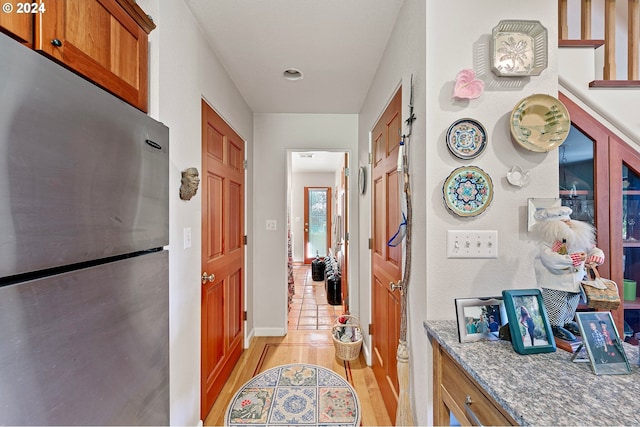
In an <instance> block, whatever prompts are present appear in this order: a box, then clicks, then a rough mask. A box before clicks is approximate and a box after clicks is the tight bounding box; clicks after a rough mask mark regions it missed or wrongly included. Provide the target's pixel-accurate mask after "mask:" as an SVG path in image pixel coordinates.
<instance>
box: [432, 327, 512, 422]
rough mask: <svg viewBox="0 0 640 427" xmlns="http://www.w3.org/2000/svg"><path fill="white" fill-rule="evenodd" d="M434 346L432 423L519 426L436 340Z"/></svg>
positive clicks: (433, 341)
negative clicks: (456, 421)
mask: <svg viewBox="0 0 640 427" xmlns="http://www.w3.org/2000/svg"><path fill="white" fill-rule="evenodd" d="M431 342H432V345H433V370H434V372H433V406H434V409H433V423H434V425H440V426H443V425H449V423H450V420H451V415H453V416H454V417H455V418H456V420H458V422H460V424H461V425H494V426H496V425H500V426H503V425H518V423H517V422H516V421H515V420H513V418H511V417H510V416H509V415H508V414H507V413H506V412H505V411H504V410H503V409H502V407H501V406H500V405H499V404H498V403H496V402H495V400H493V399H492V398H491V397H490V396H489V395H488V394H487V393H486V392H485V391H484V390H483V389H482V387H481V386H480V385H479V384H478V383H477V382H476V381H475V380H474V379H473V378H471V377H470V376H469V375H468V374H467V373H466V372H465V370H464V369H463V368H462V367H461V366H460V365H459V364H458V363H457V362H456V361H455V360H453V359H452V358H451V356H450V355H449V353H447V351H446V350H444V349H443V348H442V347H441V346H440V344H439V343H438V342H437V341H436V340H433V339H432V340H431Z"/></svg>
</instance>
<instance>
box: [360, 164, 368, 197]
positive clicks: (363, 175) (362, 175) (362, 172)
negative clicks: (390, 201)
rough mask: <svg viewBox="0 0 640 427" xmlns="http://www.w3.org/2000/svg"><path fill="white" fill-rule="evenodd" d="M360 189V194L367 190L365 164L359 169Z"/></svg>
mask: <svg viewBox="0 0 640 427" xmlns="http://www.w3.org/2000/svg"><path fill="white" fill-rule="evenodd" d="M358 189H359V190H360V194H364V193H366V192H367V168H366V167H364V166H360V169H359V170H358Z"/></svg>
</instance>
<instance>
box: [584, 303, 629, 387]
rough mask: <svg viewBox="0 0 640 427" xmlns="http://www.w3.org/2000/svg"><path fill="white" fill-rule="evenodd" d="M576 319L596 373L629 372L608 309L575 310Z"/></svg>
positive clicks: (625, 356) (627, 361) (613, 373)
mask: <svg viewBox="0 0 640 427" xmlns="http://www.w3.org/2000/svg"><path fill="white" fill-rule="evenodd" d="M576 319H577V321H578V325H579V326H580V333H581V334H582V343H583V345H584V346H585V347H586V348H587V353H588V354H589V361H590V362H591V369H592V370H593V373H594V374H596V375H615V374H629V373H631V366H630V365H629V360H628V359H627V354H626V353H625V352H624V348H623V347H622V342H621V341H620V336H619V335H618V330H617V329H616V325H615V323H613V317H612V316H611V312H610V311H585V312H577V313H576Z"/></svg>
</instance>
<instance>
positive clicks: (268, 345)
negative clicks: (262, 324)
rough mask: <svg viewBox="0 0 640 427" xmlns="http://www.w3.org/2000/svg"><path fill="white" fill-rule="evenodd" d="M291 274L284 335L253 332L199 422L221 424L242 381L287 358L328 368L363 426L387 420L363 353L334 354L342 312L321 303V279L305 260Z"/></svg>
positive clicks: (325, 302)
mask: <svg viewBox="0 0 640 427" xmlns="http://www.w3.org/2000/svg"><path fill="white" fill-rule="evenodd" d="M294 277H295V295H294V296H293V301H292V304H291V310H290V311H289V319H288V321H289V328H288V329H289V331H288V333H287V335H286V336H284V337H254V338H253V340H251V344H250V346H249V348H248V349H246V350H245V351H244V353H243V354H242V356H241V357H240V360H239V362H238V364H237V365H236V367H235V368H234V370H233V372H232V373H231V376H230V378H229V380H228V381H227V383H226V384H225V386H224V388H223V389H222V392H221V393H220V396H219V397H218V399H217V400H216V402H215V403H214V405H213V408H212V409H211V411H210V412H209V415H208V416H207V417H206V419H205V420H204V425H206V426H221V425H223V424H224V415H225V412H226V410H227V406H228V405H229V402H230V401H231V399H232V398H233V395H234V394H235V393H236V391H238V390H239V389H240V388H241V387H242V386H243V385H244V383H246V382H247V381H249V380H250V379H251V378H252V377H254V376H255V375H257V374H258V373H260V372H262V371H265V370H267V369H270V368H273V367H275V366H278V365H284V364H287V363H312V364H314V365H319V366H323V367H325V368H328V369H332V370H333V371H334V372H336V373H337V374H339V375H341V376H342V377H343V378H345V379H346V380H347V381H349V383H350V384H351V385H352V386H353V388H354V389H355V390H356V393H357V395H358V399H359V400H360V406H361V410H362V423H361V424H362V425H363V426H389V425H392V424H391V419H390V418H389V414H387V410H386V408H385V405H384V402H383V400H382V395H381V394H380V390H379V389H378V385H377V383H376V380H375V377H374V376H373V371H372V370H371V368H370V367H368V366H367V365H366V363H365V360H364V355H363V353H360V358H359V359H357V360H354V361H351V362H344V361H342V360H339V359H337V358H336V357H335V347H334V344H333V339H332V338H331V329H332V325H333V321H334V319H335V318H336V316H337V315H340V314H341V313H342V307H340V306H331V305H329V304H327V298H326V294H325V291H324V282H314V281H313V280H311V269H310V268H309V266H295V267H294ZM394 418H395V417H394Z"/></svg>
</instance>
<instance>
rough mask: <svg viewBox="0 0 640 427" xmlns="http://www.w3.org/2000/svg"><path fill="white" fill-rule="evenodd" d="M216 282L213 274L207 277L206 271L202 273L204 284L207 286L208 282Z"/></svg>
mask: <svg viewBox="0 0 640 427" xmlns="http://www.w3.org/2000/svg"><path fill="white" fill-rule="evenodd" d="M214 280H216V275H215V274H213V273H211V274H209V275H207V272H206V271H205V272H204V273H202V284H203V285H206V284H207V281H209V282H213V281H214Z"/></svg>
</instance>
